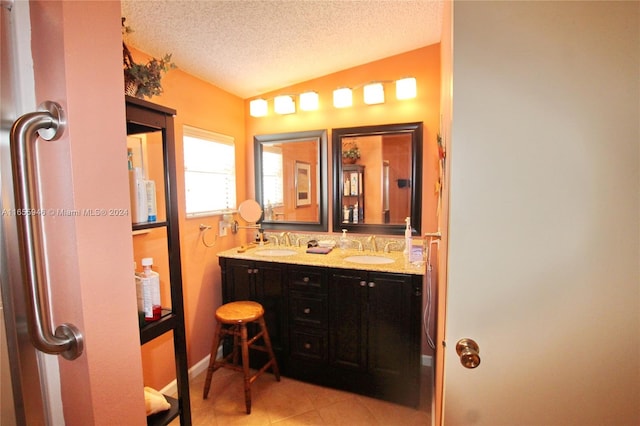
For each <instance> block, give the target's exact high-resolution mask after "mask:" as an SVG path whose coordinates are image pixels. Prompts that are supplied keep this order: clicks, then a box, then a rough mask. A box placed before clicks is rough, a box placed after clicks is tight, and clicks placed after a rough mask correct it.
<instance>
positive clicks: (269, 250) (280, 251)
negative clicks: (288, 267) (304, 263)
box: [256, 249, 297, 256]
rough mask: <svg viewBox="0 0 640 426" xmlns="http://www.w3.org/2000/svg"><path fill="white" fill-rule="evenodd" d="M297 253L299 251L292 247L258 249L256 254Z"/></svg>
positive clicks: (288, 254)
mask: <svg viewBox="0 0 640 426" xmlns="http://www.w3.org/2000/svg"><path fill="white" fill-rule="evenodd" d="M296 253H297V251H295V250H290V249H262V250H257V251H256V254H257V255H260V256H291V255H292V254H296Z"/></svg>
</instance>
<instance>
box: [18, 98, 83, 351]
mask: <svg viewBox="0 0 640 426" xmlns="http://www.w3.org/2000/svg"><path fill="white" fill-rule="evenodd" d="M65 124H66V123H65V121H64V117H63V111H62V107H61V106H60V105H58V104H57V103H54V102H49V101H47V102H44V103H43V104H41V105H40V107H39V108H38V111H37V112H31V113H28V114H24V115H23V116H21V117H19V118H18V119H17V120H16V121H15V123H13V126H12V127H11V143H10V145H11V163H12V166H13V174H14V176H13V185H14V193H15V204H16V205H15V207H16V213H18V212H19V213H24V214H16V218H17V225H18V237H19V240H20V253H21V257H22V269H23V272H24V286H25V290H24V292H25V296H26V299H27V300H26V301H25V302H26V304H27V310H26V311H27V325H28V328H29V336H30V337H31V343H32V344H33V346H35V348H36V349H38V350H40V351H42V352H46V353H48V354H59V355H62V356H63V357H64V358H66V359H69V360H72V359H76V358H77V357H79V356H80V355H81V354H82V350H83V347H84V338H83V336H82V333H81V332H80V330H78V328H77V327H76V326H74V325H73V324H66V323H65V324H61V325H59V326H58V327H57V328H56V331H55V334H53V333H52V332H51V326H50V321H49V319H48V318H47V313H48V312H49V309H46V306H45V305H44V301H43V300H42V298H41V295H42V294H44V293H46V292H44V291H41V289H40V283H41V282H44V279H43V278H44V277H45V273H44V268H43V265H44V262H43V260H42V244H41V235H40V224H39V222H38V217H39V216H40V215H38V214H36V213H37V212H38V210H36V209H37V208H38V203H37V192H36V186H35V185H36V180H35V178H34V176H33V171H34V169H35V168H34V167H33V166H34V165H35V155H34V145H35V141H36V140H37V138H36V137H35V136H36V132H37V133H38V135H40V137H41V138H42V139H44V140H55V139H58V138H59V137H60V135H61V134H62V132H63V131H64V128H65Z"/></svg>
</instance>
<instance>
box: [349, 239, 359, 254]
mask: <svg viewBox="0 0 640 426" xmlns="http://www.w3.org/2000/svg"><path fill="white" fill-rule="evenodd" d="M349 242H350V243H357V244H358V251H362V241H360V240H349Z"/></svg>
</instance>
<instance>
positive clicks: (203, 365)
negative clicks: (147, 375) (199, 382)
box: [160, 346, 222, 395]
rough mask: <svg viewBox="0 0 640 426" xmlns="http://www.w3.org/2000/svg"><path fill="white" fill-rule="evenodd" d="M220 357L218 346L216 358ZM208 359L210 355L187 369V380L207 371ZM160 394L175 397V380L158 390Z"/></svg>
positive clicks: (176, 386) (220, 352)
mask: <svg viewBox="0 0 640 426" xmlns="http://www.w3.org/2000/svg"><path fill="white" fill-rule="evenodd" d="M221 356H222V346H220V348H219V349H218V355H217V357H218V358H220V357H221ZM209 358H211V355H207V356H205V357H204V358H202V359H201V360H200V361H198V362H196V363H195V364H194V365H193V367H191V368H190V369H189V379H193V378H194V377H196V376H197V375H199V374H200V373H202V372H203V371H204V370H206V369H207V367H208V366H209ZM160 393H162V394H164V395H176V394H177V393H178V382H177V381H176V380H172V381H171V382H170V383H169V384H168V385H167V386H165V387H163V388H162V389H160Z"/></svg>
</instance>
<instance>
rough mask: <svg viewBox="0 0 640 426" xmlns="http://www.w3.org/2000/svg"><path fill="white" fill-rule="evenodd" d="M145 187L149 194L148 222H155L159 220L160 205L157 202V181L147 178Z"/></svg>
mask: <svg viewBox="0 0 640 426" xmlns="http://www.w3.org/2000/svg"><path fill="white" fill-rule="evenodd" d="M144 183H145V189H146V194H147V204H146V205H147V222H155V221H156V220H158V213H157V210H158V207H157V203H156V183H155V182H154V181H152V180H145V181H144Z"/></svg>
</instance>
